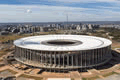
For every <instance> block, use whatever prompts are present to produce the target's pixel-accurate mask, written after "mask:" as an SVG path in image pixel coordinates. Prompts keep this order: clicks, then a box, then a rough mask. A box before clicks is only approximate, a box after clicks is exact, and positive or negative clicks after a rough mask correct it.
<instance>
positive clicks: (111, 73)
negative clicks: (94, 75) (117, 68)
mask: <svg viewBox="0 0 120 80" xmlns="http://www.w3.org/2000/svg"><path fill="white" fill-rule="evenodd" d="M113 74H118V73H116V72H110V73H108V74H105V75H103V77H107V76H110V75H113Z"/></svg>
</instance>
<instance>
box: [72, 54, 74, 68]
mask: <svg viewBox="0 0 120 80" xmlns="http://www.w3.org/2000/svg"><path fill="white" fill-rule="evenodd" d="M72 66H74V63H73V55H72Z"/></svg>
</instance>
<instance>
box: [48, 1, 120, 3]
mask: <svg viewBox="0 0 120 80" xmlns="http://www.w3.org/2000/svg"><path fill="white" fill-rule="evenodd" d="M48 1H49V0H48ZM50 1H56V2H65V3H71V2H81V3H93V2H119V0H50Z"/></svg>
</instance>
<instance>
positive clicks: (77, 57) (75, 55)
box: [75, 54, 78, 66]
mask: <svg viewBox="0 0 120 80" xmlns="http://www.w3.org/2000/svg"><path fill="white" fill-rule="evenodd" d="M75 56H76V58H75V60H76V66H78V54H75Z"/></svg>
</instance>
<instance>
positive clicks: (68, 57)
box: [67, 54, 69, 66]
mask: <svg viewBox="0 0 120 80" xmlns="http://www.w3.org/2000/svg"><path fill="white" fill-rule="evenodd" d="M67 66H69V54H67Z"/></svg>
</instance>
